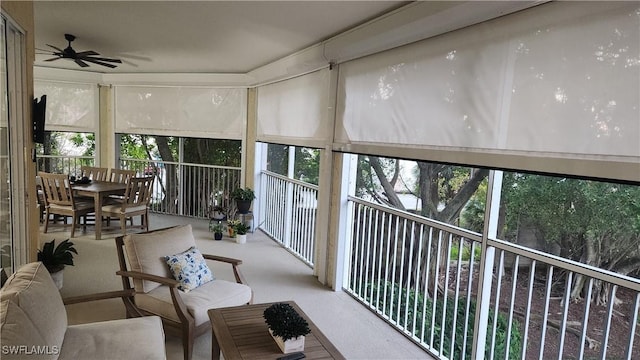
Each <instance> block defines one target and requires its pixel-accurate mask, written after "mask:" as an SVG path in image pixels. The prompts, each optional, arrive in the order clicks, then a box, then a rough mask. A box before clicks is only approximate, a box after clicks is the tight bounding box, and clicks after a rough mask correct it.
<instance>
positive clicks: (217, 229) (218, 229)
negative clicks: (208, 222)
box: [211, 222, 224, 240]
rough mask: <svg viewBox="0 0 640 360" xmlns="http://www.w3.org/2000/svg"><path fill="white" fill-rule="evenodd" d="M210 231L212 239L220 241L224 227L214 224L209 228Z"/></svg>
mask: <svg viewBox="0 0 640 360" xmlns="http://www.w3.org/2000/svg"><path fill="white" fill-rule="evenodd" d="M211 231H213V238H214V239H216V240H222V233H223V232H224V226H222V224H221V223H220V222H218V223H216V224H214V225H213V226H212V227H211Z"/></svg>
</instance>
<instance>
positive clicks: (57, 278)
mask: <svg viewBox="0 0 640 360" xmlns="http://www.w3.org/2000/svg"><path fill="white" fill-rule="evenodd" d="M73 245H74V244H73V243H72V242H71V241H69V239H67V240H64V241H62V242H60V243H59V244H58V246H56V245H55V239H54V240H51V241H49V242H46V243H44V246H43V247H42V249H39V250H38V261H42V264H43V265H44V266H45V267H46V268H47V270H49V273H50V274H51V278H53V282H54V283H55V284H56V286H57V287H58V289H61V288H62V279H63V278H62V270H64V267H65V266H66V265H69V266H73V254H76V255H77V254H78V251H77V250H76V248H74V247H73Z"/></svg>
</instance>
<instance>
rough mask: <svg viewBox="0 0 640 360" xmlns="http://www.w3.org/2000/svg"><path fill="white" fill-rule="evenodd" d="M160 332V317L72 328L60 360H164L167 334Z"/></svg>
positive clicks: (66, 337)
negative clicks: (165, 336) (165, 335)
mask: <svg viewBox="0 0 640 360" xmlns="http://www.w3.org/2000/svg"><path fill="white" fill-rule="evenodd" d="M158 329H162V321H161V320H160V318H159V317H157V316H145V317H139V318H132V319H120V320H110V321H103V322H99V323H89V324H81V325H72V326H69V327H68V328H67V332H66V334H65V336H64V342H63V344H62V351H61V352H60V357H59V358H58V359H60V360H63V359H92V360H101V359H104V360H108V359H136V360H145V359H148V360H155V359H164V358H165V346H164V333H163V332H162V331H158Z"/></svg>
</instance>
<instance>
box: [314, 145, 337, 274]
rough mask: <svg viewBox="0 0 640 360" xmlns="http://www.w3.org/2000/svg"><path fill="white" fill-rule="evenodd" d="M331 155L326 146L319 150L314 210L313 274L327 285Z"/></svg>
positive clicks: (329, 148) (329, 149)
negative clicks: (314, 246)
mask: <svg viewBox="0 0 640 360" xmlns="http://www.w3.org/2000/svg"><path fill="white" fill-rule="evenodd" d="M332 163H333V153H332V151H331V147H330V146H327V147H326V148H324V149H321V150H320V174H319V176H318V199H317V201H318V208H317V209H316V233H315V237H316V248H315V249H314V251H315V254H314V258H315V261H314V273H315V275H316V276H317V277H318V281H320V283H322V284H326V283H327V276H328V274H327V264H328V262H329V259H328V258H327V255H328V253H329V249H328V247H329V218H330V211H331V197H330V196H328V194H331V169H332V167H333V166H332Z"/></svg>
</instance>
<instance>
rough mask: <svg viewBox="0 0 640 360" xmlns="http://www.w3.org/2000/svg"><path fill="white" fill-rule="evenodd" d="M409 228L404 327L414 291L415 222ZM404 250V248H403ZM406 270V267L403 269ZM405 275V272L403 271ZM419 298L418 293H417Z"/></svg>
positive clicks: (405, 234)
mask: <svg viewBox="0 0 640 360" xmlns="http://www.w3.org/2000/svg"><path fill="white" fill-rule="evenodd" d="M406 228H407V226H406V220H405V233H404V236H405V237H406V236H407V232H406ZM409 228H411V230H410V235H409V260H408V262H409V264H408V269H407V276H406V278H407V280H406V282H407V286H406V287H405V288H406V290H407V291H406V293H407V294H406V299H405V302H404V325H403V326H404V327H406V326H407V324H408V323H409V302H410V299H411V292H412V291H413V289H412V286H411V273H412V271H413V242H414V239H415V238H414V231H415V222H413V221H412V222H411V224H410V225H409ZM402 248H403V249H404V246H403V247H402ZM402 258H404V254H403V256H402ZM402 268H403V269H404V266H403V267H402ZM403 273H404V271H403ZM416 296H417V293H416Z"/></svg>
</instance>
